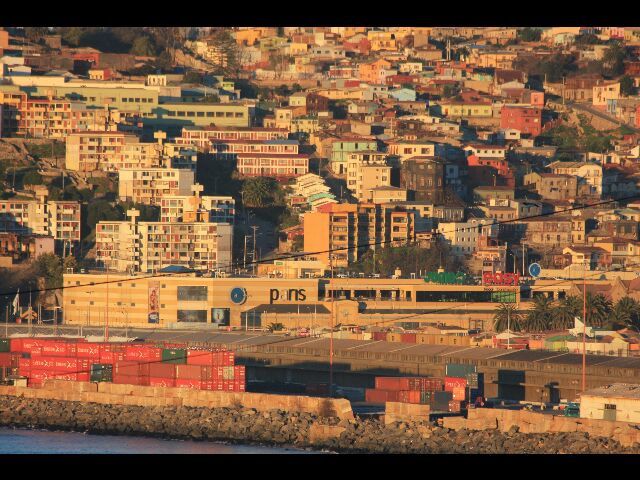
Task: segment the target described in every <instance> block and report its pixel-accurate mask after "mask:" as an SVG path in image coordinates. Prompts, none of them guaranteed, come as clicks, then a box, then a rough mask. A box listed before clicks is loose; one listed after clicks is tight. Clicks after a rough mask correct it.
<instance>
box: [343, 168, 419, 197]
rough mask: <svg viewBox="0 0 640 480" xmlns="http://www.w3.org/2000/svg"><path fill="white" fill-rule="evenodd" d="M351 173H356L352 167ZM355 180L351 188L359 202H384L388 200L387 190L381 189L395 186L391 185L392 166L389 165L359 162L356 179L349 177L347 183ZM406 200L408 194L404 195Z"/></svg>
mask: <svg viewBox="0 0 640 480" xmlns="http://www.w3.org/2000/svg"><path fill="white" fill-rule="evenodd" d="M349 173H350V174H351V173H354V171H353V170H352V169H350V170H349ZM352 181H355V185H349V189H351V188H352V187H354V188H353V190H352V191H353V193H354V196H355V197H356V198H357V199H358V202H374V197H376V200H378V201H375V202H374V203H384V202H386V201H387V198H386V196H387V195H386V193H389V192H386V191H382V190H380V189H386V188H393V189H395V188H396V187H392V186H391V167H390V166H389V165H384V164H383V165H375V164H372V165H366V164H365V165H363V164H359V165H358V166H356V167H355V180H353V179H352V178H351V177H347V183H348V184H349V183H351V182H352ZM404 200H406V194H405V195H404Z"/></svg>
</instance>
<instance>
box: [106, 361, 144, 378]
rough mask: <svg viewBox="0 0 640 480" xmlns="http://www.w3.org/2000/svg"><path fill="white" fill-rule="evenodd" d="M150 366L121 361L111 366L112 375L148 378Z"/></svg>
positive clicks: (142, 363)
mask: <svg viewBox="0 0 640 480" xmlns="http://www.w3.org/2000/svg"><path fill="white" fill-rule="evenodd" d="M150 368H151V365H150V364H149V363H148V362H133V361H126V360H125V361H121V362H115V363H114V364H113V373H114V374H119V375H135V376H144V377H148V376H149V374H150Z"/></svg>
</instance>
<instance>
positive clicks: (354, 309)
mask: <svg viewBox="0 0 640 480" xmlns="http://www.w3.org/2000/svg"><path fill="white" fill-rule="evenodd" d="M469 283H471V281H470V280H467V279H462V278H460V277H456V274H444V275H440V274H430V276H426V277H425V278H416V279H387V278H334V279H328V278H298V279H285V278H268V277H227V278H212V277H204V276H199V275H197V274H194V273H184V274H157V275H144V274H140V275H137V276H129V275H125V274H109V275H108V276H107V275H106V274H105V273H87V274H65V275H64V287H65V288H64V295H63V297H64V302H63V308H64V322H65V323H66V324H72V325H94V326H95V325H103V324H105V323H107V322H108V323H109V325H110V326H125V325H128V326H131V327H149V328H158V327H161V328H162V327H164V328H189V327H205V326H208V327H212V328H216V327H232V328H234V327H235V328H239V327H241V328H247V329H254V328H255V329H261V328H266V327H268V326H269V324H271V323H282V324H284V325H285V326H286V327H288V328H295V327H308V328H321V327H326V326H329V325H331V323H333V324H334V325H337V324H342V325H346V324H355V325H380V326H392V325H398V326H403V327H404V328H418V327H420V326H424V325H426V324H444V325H451V326H460V327H463V328H479V329H484V328H486V329H490V328H491V324H492V318H493V315H494V313H495V310H496V308H497V307H498V306H499V305H500V304H501V303H515V304H516V305H517V307H518V309H520V310H522V311H524V310H528V308H529V305H530V304H531V302H530V298H531V295H532V289H535V290H536V291H539V292H540V293H543V294H545V295H548V296H552V297H553V298H560V297H562V296H563V295H565V294H566V292H567V291H569V289H570V288H571V286H572V283H571V282H566V283H564V284H559V283H558V282H555V283H554V282H553V281H538V285H536V286H531V285H526V284H523V283H522V282H520V281H519V279H516V280H515V281H513V279H511V280H510V279H507V280H506V281H504V280H502V281H498V282H496V281H492V282H486V281H485V282H484V284H469ZM545 283H546V284H547V285H546V286H545V285H544V284H545ZM332 298H333V299H334V301H333V302H332Z"/></svg>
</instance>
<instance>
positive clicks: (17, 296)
mask: <svg viewBox="0 0 640 480" xmlns="http://www.w3.org/2000/svg"><path fill="white" fill-rule="evenodd" d="M19 302H20V289H18V291H17V293H16V298H14V299H13V303H12V304H11V307H12V308H13V314H14V315H15V314H17V313H18V306H19Z"/></svg>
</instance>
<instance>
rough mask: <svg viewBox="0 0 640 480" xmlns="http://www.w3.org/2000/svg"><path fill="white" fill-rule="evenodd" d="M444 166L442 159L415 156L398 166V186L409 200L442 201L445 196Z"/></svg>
mask: <svg viewBox="0 0 640 480" xmlns="http://www.w3.org/2000/svg"><path fill="white" fill-rule="evenodd" d="M445 167H446V164H445V162H444V161H443V160H442V159H439V158H433V157H424V156H415V157H412V158H409V159H408V160H406V161H405V162H404V163H403V164H402V166H401V167H400V186H401V187H402V188H404V189H406V190H407V192H408V193H407V195H408V197H409V198H410V199H411V200H415V201H429V202H433V203H436V204H437V203H442V202H443V201H444V197H445V183H446V182H445Z"/></svg>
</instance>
